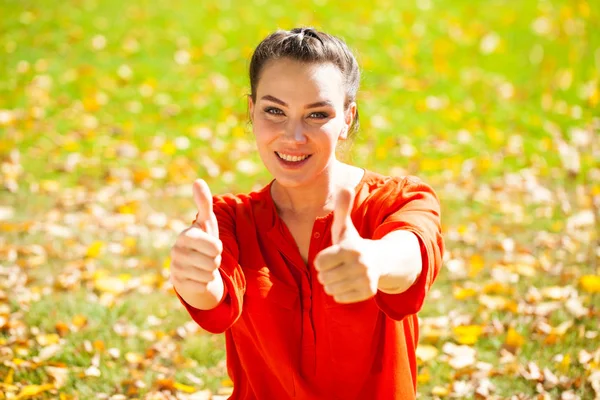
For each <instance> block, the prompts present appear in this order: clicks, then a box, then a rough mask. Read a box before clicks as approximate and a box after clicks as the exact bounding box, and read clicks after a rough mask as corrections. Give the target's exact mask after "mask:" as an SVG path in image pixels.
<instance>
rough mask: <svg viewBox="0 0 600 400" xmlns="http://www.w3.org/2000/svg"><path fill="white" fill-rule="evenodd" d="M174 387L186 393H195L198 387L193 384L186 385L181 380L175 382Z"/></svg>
mask: <svg viewBox="0 0 600 400" xmlns="http://www.w3.org/2000/svg"><path fill="white" fill-rule="evenodd" d="M173 387H174V388H175V389H177V390H178V391H180V392H184V393H194V392H196V388H195V387H193V386H189V385H184V384H183V383H179V382H175V384H174V385H173Z"/></svg>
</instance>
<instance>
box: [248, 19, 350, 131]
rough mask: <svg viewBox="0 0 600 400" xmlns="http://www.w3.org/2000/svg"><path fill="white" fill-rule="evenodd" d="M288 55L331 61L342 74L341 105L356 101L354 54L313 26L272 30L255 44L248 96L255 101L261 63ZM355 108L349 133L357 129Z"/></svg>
mask: <svg viewBox="0 0 600 400" xmlns="http://www.w3.org/2000/svg"><path fill="white" fill-rule="evenodd" d="M280 58H290V59H292V60H296V61H300V62H306V63H332V64H334V65H335V66H337V67H338V68H339V70H340V71H341V73H342V76H343V78H344V86H345V89H346V99H345V102H344V107H346V108H347V107H348V106H349V105H350V103H352V102H353V101H356V93H357V92H358V86H359V83H360V71H359V69H358V63H357V62H356V58H355V57H354V55H353V54H352V52H351V51H350V49H348V46H346V43H344V41H343V40H342V39H340V38H337V37H335V36H333V35H329V34H327V33H324V32H319V31H317V30H315V29H313V28H294V29H292V30H291V31H286V30H278V31H276V32H273V33H272V34H270V35H269V36H267V37H266V38H265V39H263V41H262V42H260V44H259V45H258V46H257V47H256V49H255V50H254V53H253V54H252V59H251V60H250V74H249V75H250V97H251V98H252V101H253V102H255V103H256V87H257V86H258V81H259V80H260V74H261V72H262V70H263V69H264V67H265V64H266V63H267V62H269V61H271V60H276V59H280ZM358 126H359V122H358V109H357V110H356V116H355V118H354V121H353V122H352V126H351V127H350V132H349V133H354V132H356V131H357V130H358Z"/></svg>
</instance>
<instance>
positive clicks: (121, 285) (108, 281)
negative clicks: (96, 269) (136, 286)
mask: <svg viewBox="0 0 600 400" xmlns="http://www.w3.org/2000/svg"><path fill="white" fill-rule="evenodd" d="M94 286H95V287H96V290H98V291H99V292H103V293H112V294H119V293H123V292H124V291H125V289H126V285H125V282H123V280H121V279H119V278H117V277H114V276H106V277H102V278H98V279H96V281H95V282H94Z"/></svg>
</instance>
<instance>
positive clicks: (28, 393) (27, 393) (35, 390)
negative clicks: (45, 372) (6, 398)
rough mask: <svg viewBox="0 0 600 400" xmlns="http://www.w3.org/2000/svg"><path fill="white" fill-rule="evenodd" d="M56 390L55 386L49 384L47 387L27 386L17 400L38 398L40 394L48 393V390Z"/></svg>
mask: <svg viewBox="0 0 600 400" xmlns="http://www.w3.org/2000/svg"><path fill="white" fill-rule="evenodd" d="M52 389H54V385H52V384H50V383H48V384H45V385H27V386H25V387H24V388H23V389H21V392H20V393H19V394H18V395H17V400H20V399H27V398H29V397H33V396H37V395H38V394H41V393H44V392H47V391H48V390H52Z"/></svg>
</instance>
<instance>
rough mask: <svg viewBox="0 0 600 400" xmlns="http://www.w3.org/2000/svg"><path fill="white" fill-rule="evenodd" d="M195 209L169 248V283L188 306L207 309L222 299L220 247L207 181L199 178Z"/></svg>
mask: <svg viewBox="0 0 600 400" xmlns="http://www.w3.org/2000/svg"><path fill="white" fill-rule="evenodd" d="M192 190H193V197H194V203H195V204H196V208H197V209H198V215H197V217H196V221H194V223H193V224H192V226H190V227H189V228H187V229H186V230H184V231H183V232H181V233H180V234H179V236H178V237H177V240H176V242H175V245H174V246H173V248H172V249H171V277H170V279H171V283H172V284H173V286H174V287H175V289H176V290H177V292H178V293H179V294H180V295H181V297H183V298H184V300H186V301H187V302H188V304H190V305H192V306H194V307H196V308H199V309H203V310H208V309H210V308H212V307H214V306H216V305H217V304H218V302H219V301H220V300H221V298H222V296H223V291H224V287H223V279H222V278H221V275H220V273H219V267H220V266H221V253H222V251H223V244H222V242H221V240H219V225H218V223H217V217H216V216H215V214H214V212H213V208H212V204H213V203H212V195H211V193H210V189H209V188H208V185H207V184H206V182H204V181H203V180H202V179H198V180H196V181H195V182H194V184H193V186H192Z"/></svg>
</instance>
